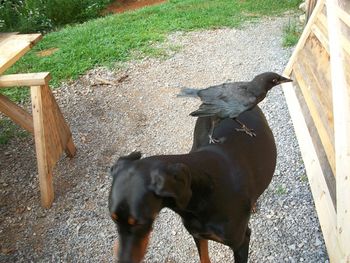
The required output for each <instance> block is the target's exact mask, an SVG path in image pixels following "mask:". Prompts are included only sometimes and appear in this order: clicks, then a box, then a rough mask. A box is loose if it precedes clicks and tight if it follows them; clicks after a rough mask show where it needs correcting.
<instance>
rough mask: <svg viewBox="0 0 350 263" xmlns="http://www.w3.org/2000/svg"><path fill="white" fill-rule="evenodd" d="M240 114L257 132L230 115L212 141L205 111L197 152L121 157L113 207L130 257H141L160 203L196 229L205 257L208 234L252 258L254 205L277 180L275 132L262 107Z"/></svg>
mask: <svg viewBox="0 0 350 263" xmlns="http://www.w3.org/2000/svg"><path fill="white" fill-rule="evenodd" d="M240 119H241V120H242V121H243V122H244V123H246V124H247V125H248V126H249V127H251V128H253V129H254V131H255V132H256V137H250V136H247V135H246V134H244V133H240V132H237V133H233V132H232V130H234V129H235V128H236V126H237V124H236V123H235V122H234V121H232V120H230V119H225V120H223V121H221V123H220V124H219V126H218V127H217V128H216V129H215V137H216V138H220V140H221V143H219V144H208V131H209V129H210V125H211V120H210V118H198V120H197V122H196V127H195V131H194V143H193V146H192V149H191V151H190V153H188V154H181V155H158V156H150V157H146V158H141V153H140V152H134V153H131V154H130V155H128V156H124V157H120V158H119V159H118V161H117V162H116V163H115V164H114V165H113V166H112V167H111V174H112V176H113V182H112V188H111V191H110V195H109V211H110V215H111V217H112V219H113V221H114V222H115V223H116V225H117V228H118V233H119V237H120V242H119V251H118V257H119V262H122V263H137V262H141V261H142V259H143V257H144V255H145V253H146V249H147V245H148V239H149V234H150V232H151V230H152V224H153V222H154V220H155V218H156V217H157V215H158V213H159V212H160V210H161V209H162V208H164V207H168V208H170V209H172V210H173V211H175V212H176V213H178V214H179V215H180V216H181V217H182V220H183V224H184V226H185V228H186V229H187V230H188V232H189V233H190V234H191V235H192V236H193V238H194V241H195V244H196V246H197V249H198V252H199V258H200V262H201V263H209V262H210V259H209V254H208V240H214V241H217V242H220V243H223V244H225V245H227V246H229V247H230V248H231V249H232V250H233V252H234V259H235V262H236V263H243V262H247V260H248V250H249V240H250V229H249V227H248V221H249V218H250V214H251V208H252V205H253V204H254V203H255V202H256V200H257V199H258V197H259V196H260V195H261V194H262V193H263V192H264V190H265V189H266V188H267V186H268V185H269V183H270V181H271V179H272V176H273V173H274V170H275V165H276V146H275V141H274V137H273V134H272V132H271V130H270V128H269V126H268V124H267V121H266V119H265V116H264V115H263V113H262V111H261V110H260V109H259V108H258V107H255V108H254V109H253V110H251V111H247V112H245V113H243V114H242V115H241V116H240Z"/></svg>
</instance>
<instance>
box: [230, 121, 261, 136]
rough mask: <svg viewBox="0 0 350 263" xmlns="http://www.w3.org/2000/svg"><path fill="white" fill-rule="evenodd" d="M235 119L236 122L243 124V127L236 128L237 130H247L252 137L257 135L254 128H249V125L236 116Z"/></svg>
mask: <svg viewBox="0 0 350 263" xmlns="http://www.w3.org/2000/svg"><path fill="white" fill-rule="evenodd" d="M233 120H234V121H235V122H237V123H238V124H239V125H241V128H236V131H243V132H245V133H246V134H248V135H249V136H251V137H255V136H256V134H255V132H254V130H253V129H249V128H248V127H247V126H245V124H244V123H243V122H241V121H239V120H238V119H236V118H234V119H233Z"/></svg>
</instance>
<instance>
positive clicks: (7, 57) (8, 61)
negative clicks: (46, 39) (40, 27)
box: [0, 34, 42, 74]
mask: <svg viewBox="0 0 350 263" xmlns="http://www.w3.org/2000/svg"><path fill="white" fill-rule="evenodd" d="M41 38H42V35H41V34H20V35H11V36H9V37H7V38H5V39H4V40H3V41H1V42H0V74H2V73H3V72H5V70H7V69H8V68H9V67H10V66H12V65H13V64H14V63H15V62H16V61H17V60H18V59H20V58H21V57H22V56H23V55H24V54H25V53H26V52H28V51H29V50H30V49H31V48H32V47H33V45H35V44H36V43H37V42H38V41H39V40H40V39H41Z"/></svg>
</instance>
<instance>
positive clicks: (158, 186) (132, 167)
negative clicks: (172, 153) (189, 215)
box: [109, 152, 191, 263]
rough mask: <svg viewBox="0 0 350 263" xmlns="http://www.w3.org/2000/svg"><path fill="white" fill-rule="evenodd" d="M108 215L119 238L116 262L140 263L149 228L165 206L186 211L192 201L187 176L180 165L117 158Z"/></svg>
mask: <svg viewBox="0 0 350 263" xmlns="http://www.w3.org/2000/svg"><path fill="white" fill-rule="evenodd" d="M111 175H112V177H113V182H112V188H111V191H110V195H109V212H110V215H111V217H112V219H113V221H114V222H115V223H116V224H117V228H118V233H119V237H120V242H119V251H118V258H119V262H125V263H126V262H127V263H136V262H140V261H141V260H142V259H143V257H144V255H145V253H146V248H147V244H148V239H149V235H150V233H151V230H152V224H153V221H154V219H155V218H156V216H157V215H158V213H159V212H160V210H161V209H162V208H163V207H165V206H173V207H176V208H179V209H182V208H184V207H186V205H187V204H188V202H189V200H190V198H191V186H190V172H189V169H188V167H187V166H186V165H184V164H182V163H167V162H164V161H160V160H157V159H156V158H145V159H141V153H140V152H134V153H131V154H130V155H128V156H123V157H120V158H119V160H118V161H117V162H116V163H115V164H114V165H113V166H112V167H111Z"/></svg>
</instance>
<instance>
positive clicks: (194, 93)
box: [177, 88, 199, 97]
mask: <svg viewBox="0 0 350 263" xmlns="http://www.w3.org/2000/svg"><path fill="white" fill-rule="evenodd" d="M198 91H199V90H198V89H192V88H181V90H180V93H179V94H177V97H198Z"/></svg>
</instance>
